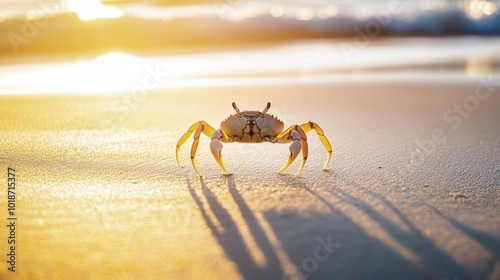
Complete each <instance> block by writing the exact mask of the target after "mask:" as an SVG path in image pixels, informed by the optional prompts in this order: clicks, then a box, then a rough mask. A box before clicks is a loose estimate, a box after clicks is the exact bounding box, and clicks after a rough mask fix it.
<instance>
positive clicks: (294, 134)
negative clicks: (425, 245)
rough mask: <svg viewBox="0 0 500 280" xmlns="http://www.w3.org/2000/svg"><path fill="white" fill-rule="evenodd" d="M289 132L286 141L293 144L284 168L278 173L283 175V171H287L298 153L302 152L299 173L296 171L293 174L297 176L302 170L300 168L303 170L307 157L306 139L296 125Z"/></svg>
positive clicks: (302, 131)
mask: <svg viewBox="0 0 500 280" xmlns="http://www.w3.org/2000/svg"><path fill="white" fill-rule="evenodd" d="M290 130H291V131H290V133H289V135H288V136H287V138H286V140H287V141H290V140H292V141H293V143H292V144H291V145H290V156H289V157H288V161H287V162H286V164H285V166H283V168H281V169H280V171H278V173H283V172H284V171H285V170H287V169H288V167H290V165H291V164H292V163H293V161H294V160H295V159H296V158H297V156H298V155H299V152H300V151H301V150H302V156H303V159H302V165H301V167H300V169H299V171H297V173H296V174H295V175H298V174H299V173H300V171H301V170H302V168H304V165H305V164H306V160H307V155H308V145H307V137H306V134H305V132H304V130H302V129H301V128H300V126H298V125H295V126H292V127H291V129H290ZM282 139H284V138H282ZM282 139H278V140H282ZM281 143H283V140H282V141H281Z"/></svg>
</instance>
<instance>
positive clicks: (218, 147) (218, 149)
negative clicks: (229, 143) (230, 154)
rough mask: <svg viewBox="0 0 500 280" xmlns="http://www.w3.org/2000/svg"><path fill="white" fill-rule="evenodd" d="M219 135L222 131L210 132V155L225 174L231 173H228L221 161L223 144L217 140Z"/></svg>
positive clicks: (220, 135)
mask: <svg viewBox="0 0 500 280" xmlns="http://www.w3.org/2000/svg"><path fill="white" fill-rule="evenodd" d="M220 137H222V133H221V132H220V130H216V131H214V133H213V134H212V141H211V142H210V151H211V152H212V155H214V158H215V160H216V161H217V163H218V164H219V166H220V168H222V170H223V171H224V172H226V174H231V173H229V171H227V169H226V167H225V166H224V163H223V162H222V148H223V147H224V146H223V145H222V143H221V142H220V140H219V139H220Z"/></svg>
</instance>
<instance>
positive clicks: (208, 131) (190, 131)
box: [175, 120, 215, 166]
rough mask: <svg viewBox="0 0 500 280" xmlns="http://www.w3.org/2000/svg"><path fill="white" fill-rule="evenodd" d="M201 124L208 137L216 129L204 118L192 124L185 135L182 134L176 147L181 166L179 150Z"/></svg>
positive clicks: (176, 156) (178, 162) (176, 155)
mask: <svg viewBox="0 0 500 280" xmlns="http://www.w3.org/2000/svg"><path fill="white" fill-rule="evenodd" d="M200 126H201V127H203V128H202V132H203V134H205V135H206V136H208V137H210V136H211V135H212V133H213V132H214V131H215V129H214V128H213V127H211V126H210V125H209V124H208V123H206V122H205V121H203V120H202V121H198V122H195V123H194V124H193V125H191V126H190V127H189V129H188V131H187V132H186V133H184V135H182V137H181V138H180V139H179V141H178V142H177V147H176V149H175V159H176V160H177V164H179V166H181V162H180V161H179V151H180V149H181V146H182V145H183V144H184V142H186V140H187V139H188V138H189V137H190V136H191V134H193V132H195V131H196V130H197V129H198V127H200Z"/></svg>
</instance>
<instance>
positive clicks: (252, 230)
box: [0, 74, 500, 280]
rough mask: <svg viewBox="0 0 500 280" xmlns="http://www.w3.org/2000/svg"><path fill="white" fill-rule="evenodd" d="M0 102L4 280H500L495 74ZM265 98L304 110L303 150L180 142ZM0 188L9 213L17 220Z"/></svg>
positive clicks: (283, 109)
mask: <svg viewBox="0 0 500 280" xmlns="http://www.w3.org/2000/svg"><path fill="white" fill-rule="evenodd" d="M388 77H389V76H385V77H378V78H371V79H364V78H360V79H359V80H357V79H353V78H350V77H347V78H346V79H342V78H340V79H337V80H331V81H323V82H314V83H300V82H297V83H294V84H286V83H283V84H274V85H255V86H245V87H241V86H240V87H238V86H226V87H200V88H178V89H175V88H173V89H161V90H157V91H155V92H151V93H150V94H148V95H147V96H146V97H145V98H144V99H143V100H140V102H139V101H137V103H131V105H130V106H129V110H126V111H120V110H113V109H112V108H114V107H113V106H114V105H113V104H117V103H116V102H117V100H118V101H120V100H122V98H123V96H122V95H119V94H118V95H106V96H99V95H70V96H60V95H52V96H51V95H42V96H2V97H1V98H0V102H1V104H2V105H1V111H0V115H1V117H0V131H1V135H2V136H1V137H0V147H1V149H0V159H1V162H2V173H1V174H2V175H1V176H2V177H3V178H4V179H2V181H3V182H4V184H6V183H5V182H6V178H7V176H8V175H7V168H8V167H10V168H13V169H15V173H16V176H17V177H16V180H17V181H16V182H17V186H16V215H17V218H18V220H17V221H16V223H17V227H16V263H15V267H16V273H15V274H13V273H10V272H9V271H8V270H7V267H8V266H9V264H8V263H6V262H5V261H4V259H5V255H6V254H8V253H9V252H8V247H7V245H8V244H7V242H6V241H7V239H8V232H7V231H6V230H5V227H4V229H3V230H1V231H0V237H1V239H0V244H1V246H0V251H1V254H2V255H3V256H4V257H3V258H2V260H3V261H2V263H3V265H2V269H1V270H0V278H2V279H70V278H71V279H139V278H140V279H443V280H444V279H457V280H462V279H491V280H493V279H499V278H500V218H499V217H500V216H499V203H500V200H499V193H500V126H499V122H498V121H499V120H500V110H499V108H500V95H499V92H500V86H499V83H498V81H495V80H494V79H493V78H491V77H493V76H488V75H484V76H465V75H462V76H461V77H462V78H460V79H457V78H456V77H451V78H450V77H449V76H446V75H443V76H439V74H437V75H427V76H426V75H420V76H418V75H412V76H405V75H400V76H398V75H396V76H391V77H390V78H388ZM233 101H236V103H237V104H238V106H239V107H240V108H241V109H257V110H261V109H263V108H264V106H265V104H266V102H267V101H270V102H271V103H272V107H271V109H270V110H269V113H271V114H274V115H276V116H278V117H279V118H281V119H282V120H283V121H284V122H285V125H286V126H288V125H292V124H301V123H303V122H306V121H309V120H312V121H314V122H316V123H318V124H319V125H321V126H322V128H323V129H324V131H325V133H326V135H327V137H328V138H329V139H330V141H331V143H332V146H333V158H332V162H331V164H330V166H329V169H328V170H326V171H323V170H322V167H323V164H324V161H325V159H326V152H325V151H324V148H323V146H322V145H321V143H320V142H319V140H318V138H317V136H316V135H315V134H314V132H311V133H309V134H308V142H309V147H310V153H309V159H308V162H307V164H306V166H305V168H304V170H303V171H302V173H301V175H300V176H299V177H297V176H294V175H293V174H294V173H295V171H296V170H297V169H298V167H299V164H300V163H299V162H296V163H294V164H293V165H292V167H291V168H290V169H289V170H288V172H287V174H286V175H279V174H277V171H278V170H279V169H280V168H281V167H282V166H283V164H284V163H285V162H286V158H287V156H288V145H279V144H260V145H244V144H226V145H225V146H224V150H223V155H224V160H225V164H226V167H227V168H228V169H229V170H230V171H231V172H233V175H231V176H225V175H222V171H221V170H220V169H219V167H218V166H217V164H216V162H215V161H214V159H213V158H212V155H211V154H210V150H209V139H208V138H207V137H202V139H201V140H200V146H199V149H198V153H197V157H196V159H197V163H198V167H199V169H200V172H201V173H202V174H203V175H204V176H203V177H202V178H200V177H198V176H197V175H196V173H195V171H194V170H193V168H192V167H191V165H190V161H189V150H190V146H191V143H192V140H191V139H190V140H188V141H187V143H186V144H185V145H184V146H183V147H182V150H181V162H182V164H183V168H180V167H178V166H177V164H176V161H175V144H176V142H177V140H178V139H179V137H180V136H181V135H182V134H183V133H184V132H185V131H186V130H187V128H188V127H189V126H190V125H191V124H193V123H194V122H196V121H198V120H200V119H203V120H205V121H207V122H208V123H209V124H212V125H213V126H216V127H218V126H219V124H220V122H221V121H222V120H224V119H225V118H226V117H227V116H229V114H232V113H233V109H232V108H231V102H233ZM6 188H7V187H6V186H4V187H2V188H1V189H2V195H1V196H0V197H1V205H3V206H2V210H1V211H0V213H1V214H0V215H1V217H2V220H3V222H4V223H5V222H6V221H7V220H6V218H7V214H8V213H7V209H6V205H7V204H6V198H7V196H6Z"/></svg>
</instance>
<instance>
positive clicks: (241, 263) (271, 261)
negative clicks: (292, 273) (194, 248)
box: [187, 177, 283, 279]
mask: <svg viewBox="0 0 500 280" xmlns="http://www.w3.org/2000/svg"><path fill="white" fill-rule="evenodd" d="M187 185H188V188H189V192H190V194H191V196H192V197H193V199H194V201H195V202H196V204H197V206H198V208H199V210H200V212H201V214H202V216H203V218H204V220H205V222H206V224H207V226H208V227H209V228H210V230H211V232H212V234H213V235H214V237H215V238H216V240H217V242H218V243H219V244H220V246H221V247H222V248H223V249H224V252H225V254H226V255H227V257H228V258H230V259H231V260H232V261H234V262H235V263H236V265H237V266H238V269H239V271H240V273H241V275H242V276H243V277H244V278H245V279H281V276H282V274H283V271H282V270H281V267H280V264H279V261H278V257H277V255H276V250H275V249H274V247H273V246H272V244H271V242H270V241H269V238H268V237H267V235H266V234H265V232H264V230H263V228H262V227H261V225H260V224H259V222H258V220H257V218H256V217H255V215H254V213H253V212H252V211H251V209H250V208H249V206H248V204H247V203H246V201H245V200H244V199H243V197H242V196H241V194H240V193H239V191H238V190H237V188H236V185H235V183H234V179H233V178H232V177H229V178H228V187H229V192H230V193H231V196H232V198H233V199H234V201H235V202H236V204H237V205H238V208H239V210H240V212H241V215H242V216H243V218H244V219H245V222H246V224H247V226H248V228H249V229H250V232H251V234H252V238H253V239H254V241H255V243H256V244H257V246H258V247H259V249H260V251H261V252H262V253H263V254H264V257H265V259H266V263H265V265H260V266H259V265H258V264H257V263H256V262H255V260H254V259H253V258H252V256H251V254H250V249H249V248H248V247H247V245H246V244H245V242H244V239H243V235H242V233H241V231H240V229H239V228H238V225H237V224H236V222H235V221H234V219H233V218H232V216H231V214H230V213H229V212H228V211H227V210H226V209H225V208H224V207H223V205H222V204H221V203H220V202H219V200H218V199H217V197H216V196H215V194H214V193H213V192H212V191H211V190H210V189H209V188H208V187H207V185H206V184H205V182H204V181H203V179H200V185H201V188H202V192H203V195H204V196H205V198H206V200H207V202H208V205H209V207H210V210H211V211H212V213H213V214H214V216H215V218H216V219H217V221H218V223H219V224H220V225H221V226H222V231H220V230H219V229H218V228H217V226H216V225H215V221H213V220H212V219H211V218H210V216H209V215H208V214H207V211H206V209H205V207H204V206H203V202H202V201H201V199H200V198H199V197H198V195H197V194H196V191H195V190H194V188H193V186H192V185H191V183H190V181H189V180H188V182H187Z"/></svg>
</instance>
